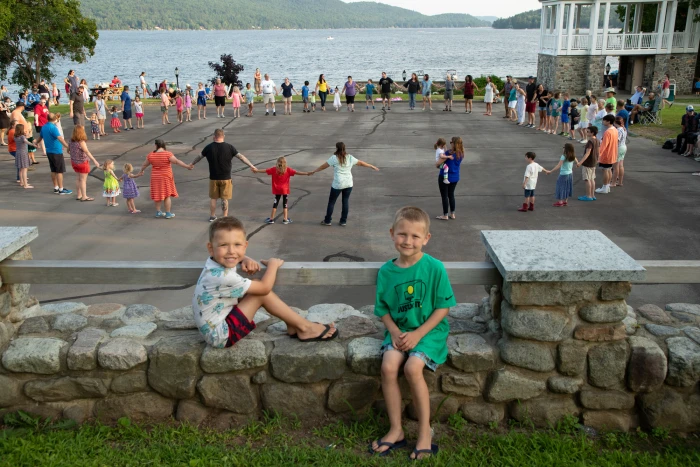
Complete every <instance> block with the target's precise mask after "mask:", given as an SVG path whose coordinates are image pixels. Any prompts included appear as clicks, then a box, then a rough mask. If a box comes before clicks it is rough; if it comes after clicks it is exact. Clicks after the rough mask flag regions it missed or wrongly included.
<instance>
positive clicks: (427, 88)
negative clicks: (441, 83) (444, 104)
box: [421, 74, 433, 110]
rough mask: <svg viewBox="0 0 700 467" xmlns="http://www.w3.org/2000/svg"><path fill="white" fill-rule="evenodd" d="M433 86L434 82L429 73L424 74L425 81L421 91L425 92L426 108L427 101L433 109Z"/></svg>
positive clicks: (424, 101)
mask: <svg viewBox="0 0 700 467" xmlns="http://www.w3.org/2000/svg"><path fill="white" fill-rule="evenodd" d="M432 88H433V82H432V81H431V80H430V76H429V75H427V74H426V75H423V81H422V82H421V93H422V94H423V109H422V110H425V103H426V102H427V103H428V107H429V108H430V110H433V98H432V95H431V94H430V91H432Z"/></svg>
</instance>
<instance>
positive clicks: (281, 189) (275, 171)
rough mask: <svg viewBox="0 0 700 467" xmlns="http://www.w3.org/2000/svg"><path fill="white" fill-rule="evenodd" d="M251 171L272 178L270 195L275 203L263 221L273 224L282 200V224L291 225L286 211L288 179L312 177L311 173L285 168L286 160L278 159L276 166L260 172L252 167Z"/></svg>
mask: <svg viewBox="0 0 700 467" xmlns="http://www.w3.org/2000/svg"><path fill="white" fill-rule="evenodd" d="M251 170H252V171H253V172H254V173H256V174H260V173H265V174H267V175H270V176H272V194H273V195H275V201H274V203H273V204H272V213H271V214H270V217H268V218H267V219H265V223H266V224H274V223H275V214H276V213H277V205H278V204H279V202H280V198H282V206H283V208H284V220H283V221H282V223H283V224H291V223H292V220H291V219H290V218H289V215H288V214H289V211H288V210H287V196H289V181H290V180H289V179H290V178H291V177H293V176H294V175H297V174H298V175H312V174H313V172H299V171H298V170H294V169H293V168H291V167H287V159H285V158H284V157H280V158H278V159H277V164H275V166H274V167H270V168H269V169H265V170H260V169H257V168H255V167H252V168H251Z"/></svg>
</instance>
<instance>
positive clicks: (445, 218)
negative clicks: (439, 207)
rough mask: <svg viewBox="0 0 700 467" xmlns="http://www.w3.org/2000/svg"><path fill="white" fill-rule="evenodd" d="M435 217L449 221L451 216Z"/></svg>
mask: <svg viewBox="0 0 700 467" xmlns="http://www.w3.org/2000/svg"><path fill="white" fill-rule="evenodd" d="M435 219H440V220H441V221H449V220H450V218H449V217H447V216H437V217H436V218H435Z"/></svg>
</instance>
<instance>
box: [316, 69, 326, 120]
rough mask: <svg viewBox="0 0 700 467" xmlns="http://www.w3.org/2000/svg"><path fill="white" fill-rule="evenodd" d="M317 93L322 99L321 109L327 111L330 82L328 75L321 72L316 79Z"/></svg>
mask: <svg viewBox="0 0 700 467" xmlns="http://www.w3.org/2000/svg"><path fill="white" fill-rule="evenodd" d="M316 94H318V97H319V98H320V99H321V110H323V111H324V112H325V111H326V98H327V97H328V83H326V75H324V74H323V73H321V74H320V75H319V77H318V81H316Z"/></svg>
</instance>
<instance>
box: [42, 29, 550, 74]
mask: <svg viewBox="0 0 700 467" xmlns="http://www.w3.org/2000/svg"><path fill="white" fill-rule="evenodd" d="M538 35H539V31H538V30H520V31H516V30H499V29H490V28H486V29H484V28H479V29H361V30H358V29H336V30H299V31H101V32H100V38H99V40H98V42H97V47H96V49H95V55H94V56H93V57H91V58H90V59H89V60H88V61H87V62H86V63H83V64H79V65H77V64H72V63H70V62H57V63H55V64H54V66H53V70H54V72H55V73H56V80H57V81H58V82H62V80H63V78H64V77H65V76H66V74H67V72H68V69H69V68H75V69H76V70H77V74H78V76H79V77H80V78H85V79H87V80H88V83H89V84H90V85H93V84H96V83H98V82H102V81H111V79H112V76H113V75H115V74H117V75H119V76H120V78H121V79H122V80H123V81H124V83H125V84H129V85H132V87H133V86H134V85H136V84H138V76H139V74H140V73H141V72H142V71H145V72H146V77H147V80H148V82H149V83H150V84H151V86H153V85H154V83H156V82H158V81H162V80H163V79H165V78H167V79H168V81H175V67H178V68H179V69H180V84H181V86H183V87H184V84H186V83H191V84H192V86H193V87H196V83H197V82H198V81H205V80H208V79H211V78H212V76H213V73H212V72H211V70H210V69H209V67H208V66H207V63H208V62H209V61H218V60H219V56H220V55H221V54H224V53H230V54H232V55H233V57H234V59H235V60H236V61H237V62H239V63H241V64H243V65H244V66H245V71H244V72H243V74H242V77H241V79H242V81H243V82H244V83H245V82H246V81H251V82H252V78H253V73H254V72H255V68H260V70H261V71H262V72H263V73H265V72H267V73H270V75H271V77H272V79H273V80H276V82H277V83H278V85H279V84H280V83H281V82H282V80H283V79H284V77H285V76H288V77H289V78H290V79H291V80H293V82H295V83H297V87H298V88H300V87H301V86H300V84H301V81H304V80H309V81H313V82H315V80H316V79H317V78H318V75H319V74H320V73H325V74H326V79H327V80H328V82H329V83H331V84H332V85H339V84H341V83H342V82H344V81H345V79H346V77H347V75H348V74H352V75H353V76H354V77H355V79H358V80H365V79H367V78H372V79H374V80H377V79H379V77H380V73H381V71H383V70H386V71H388V72H390V73H392V74H393V75H394V76H393V77H394V79H397V78H398V79H400V73H401V71H403V70H404V69H405V70H406V71H407V72H409V73H410V72H411V71H419V70H422V71H423V72H425V73H429V74H430V75H431V76H440V77H442V76H444V75H445V72H446V71H447V70H456V71H457V74H458V75H459V76H464V75H466V74H471V75H474V76H479V75H482V74H492V73H493V74H496V75H499V76H505V75H506V74H511V75H514V76H527V75H529V74H534V73H535V72H536V70H537V43H538ZM328 36H332V37H333V38H334V39H333V40H327V37H328Z"/></svg>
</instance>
